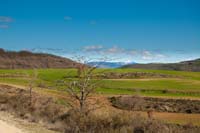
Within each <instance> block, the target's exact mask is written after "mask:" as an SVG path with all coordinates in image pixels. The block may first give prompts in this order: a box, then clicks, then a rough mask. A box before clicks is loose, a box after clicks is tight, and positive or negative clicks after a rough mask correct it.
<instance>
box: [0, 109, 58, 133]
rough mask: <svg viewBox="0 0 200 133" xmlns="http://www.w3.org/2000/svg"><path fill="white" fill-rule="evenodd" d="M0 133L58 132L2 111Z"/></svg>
mask: <svg viewBox="0 0 200 133" xmlns="http://www.w3.org/2000/svg"><path fill="white" fill-rule="evenodd" d="M0 133H58V132H54V131H51V130H48V129H46V128H44V127H42V126H41V125H39V124H36V123H31V122H28V121H26V120H22V119H18V118H15V117H14V116H12V115H11V114H9V113H7V112H1V111H0Z"/></svg>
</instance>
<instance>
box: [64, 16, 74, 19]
mask: <svg viewBox="0 0 200 133" xmlns="http://www.w3.org/2000/svg"><path fill="white" fill-rule="evenodd" d="M64 20H72V17H70V16H64Z"/></svg>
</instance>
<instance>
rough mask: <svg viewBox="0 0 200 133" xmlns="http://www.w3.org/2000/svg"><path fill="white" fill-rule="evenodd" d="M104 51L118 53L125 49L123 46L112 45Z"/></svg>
mask: <svg viewBox="0 0 200 133" xmlns="http://www.w3.org/2000/svg"><path fill="white" fill-rule="evenodd" d="M105 52H106V53H108V54H120V53H123V52H125V50H124V49H123V48H119V47H117V46H113V47H111V48H108V49H106V50H105Z"/></svg>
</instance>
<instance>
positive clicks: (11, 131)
mask: <svg viewBox="0 0 200 133" xmlns="http://www.w3.org/2000/svg"><path fill="white" fill-rule="evenodd" d="M0 133H22V131H21V130H20V129H18V128H16V127H15V126H14V125H10V124H8V123H6V122H4V121H2V120H0Z"/></svg>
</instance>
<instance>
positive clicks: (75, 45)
mask: <svg viewBox="0 0 200 133" xmlns="http://www.w3.org/2000/svg"><path fill="white" fill-rule="evenodd" d="M199 6H200V1H199V0H17V1H16V0H0V47H1V48H4V49H7V50H23V49H26V50H32V51H35V52H49V53H54V54H58V55H62V56H66V57H72V56H74V55H73V54H74V51H76V54H81V55H85V56H91V57H95V58H96V57H102V56H105V55H106V56H107V57H108V58H112V60H115V61H126V62H131V61H135V62H142V63H148V62H177V61H181V60H189V59H195V58H199V57H200V8H199Z"/></svg>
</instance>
